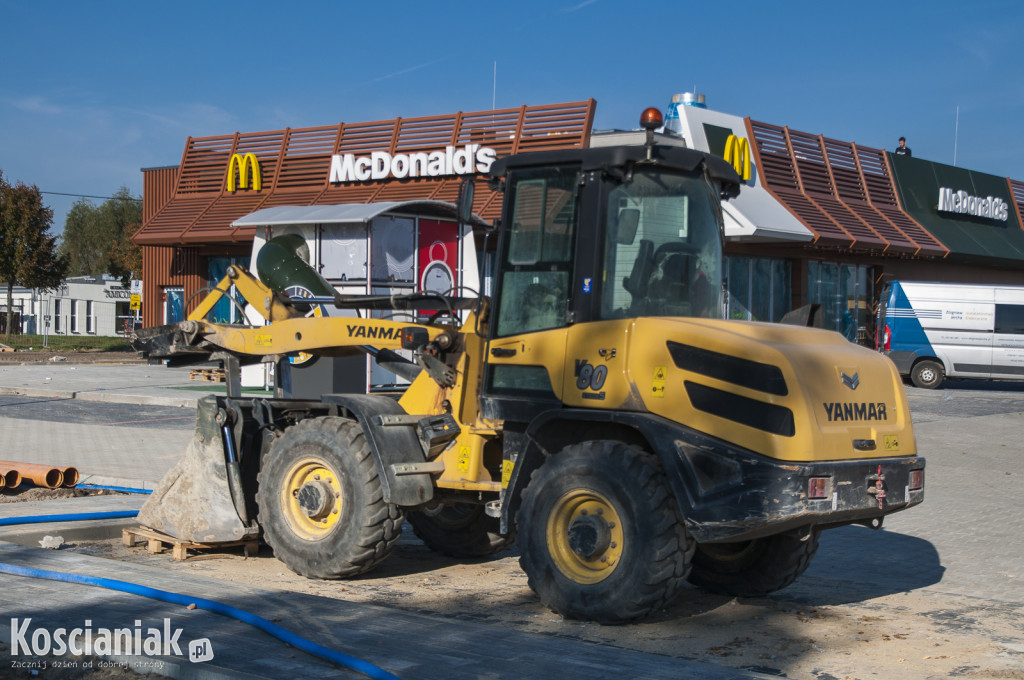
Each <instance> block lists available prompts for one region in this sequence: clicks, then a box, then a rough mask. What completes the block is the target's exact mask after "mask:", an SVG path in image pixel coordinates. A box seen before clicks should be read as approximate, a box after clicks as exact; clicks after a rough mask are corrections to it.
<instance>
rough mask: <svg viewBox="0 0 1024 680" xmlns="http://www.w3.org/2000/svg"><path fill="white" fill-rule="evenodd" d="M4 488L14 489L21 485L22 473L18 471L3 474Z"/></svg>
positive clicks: (8, 471)
mask: <svg viewBox="0 0 1024 680" xmlns="http://www.w3.org/2000/svg"><path fill="white" fill-rule="evenodd" d="M3 480H4V486H6V487H7V488H8V489H13V488H14V487H16V486H19V485H20V484H21V473H20V472H18V471H17V470H7V471H5V472H4V474H3Z"/></svg>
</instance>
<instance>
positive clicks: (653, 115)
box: [640, 106, 665, 130]
mask: <svg viewBox="0 0 1024 680" xmlns="http://www.w3.org/2000/svg"><path fill="white" fill-rule="evenodd" d="M664 124H665V121H664V120H662V118H661V111H660V110H659V109H656V108H654V107H653V106H652V107H651V108H649V109H644V112H643V113H641V114H640V127H642V128H643V129H645V130H656V129H658V128H660V127H661V126H662V125H664Z"/></svg>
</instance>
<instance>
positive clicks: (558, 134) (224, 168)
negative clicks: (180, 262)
mask: <svg viewBox="0 0 1024 680" xmlns="http://www.w3.org/2000/svg"><path fill="white" fill-rule="evenodd" d="M595 106H596V102H594V100H592V99H591V100H588V101H584V102H575V103H568V104H553V105H546V106H521V107H519V108H516V109H505V110H499V111H481V112H474V113H462V112H459V113H455V114H451V115H445V116H431V117H424V118H408V119H403V118H396V119H394V120H387V121H373V122H365V123H339V124H338V125H336V126H328V127H315V128H297V129H291V128H287V129H284V130H275V131H268V132H253V133H235V134H232V135H221V136H216V137H190V138H189V139H188V141H187V142H186V144H185V151H184V154H183V156H182V161H181V166H180V168H179V171H178V175H177V180H176V184H175V187H174V191H173V195H172V196H171V197H170V199H169V200H168V201H166V202H164V203H163V204H162V205H161V206H160V207H159V208H158V209H157V210H156V211H155V212H154V213H153V214H151V215H147V217H146V219H145V221H144V222H143V226H142V229H140V230H139V233H138V234H136V236H135V242H136V243H138V244H140V245H144V246H157V245H161V246H172V245H178V246H186V245H200V244H210V243H242V242H247V241H250V240H251V239H252V236H253V231H252V229H251V228H249V229H235V228H233V227H231V222H233V221H234V220H236V219H238V218H239V217H242V216H243V215H247V214H249V213H251V212H254V211H256V210H259V209H261V208H267V207H272V206H277V205H322V204H335V203H369V202H374V201H390V200H405V199H413V198H423V199H441V200H452V199H453V198H454V197H455V196H456V195H457V192H458V184H459V181H460V179H461V178H460V177H453V176H445V177H419V178H407V179H389V180H383V181H368V182H347V183H336V184H332V183H331V182H330V181H329V180H330V167H331V157H332V156H333V155H334V154H349V153H351V154H355V155H358V156H365V155H369V154H370V153H372V152H373V151H387V152H389V153H392V154H394V153H409V152H418V151H424V152H425V151H435V150H440V149H444V147H446V146H448V145H452V146H456V147H459V148H461V147H463V146H465V145H466V144H480V145H482V146H488V147H491V148H493V149H494V150H495V151H496V153H497V157H498V158H501V157H503V156H506V155H509V154H513V153H519V152H523V151H541V150H549V149H567V148H583V147H586V146H587V145H588V144H589V141H590V130H591V128H592V126H593V120H594V109H595ZM249 153H251V154H254V155H255V156H256V158H257V159H258V161H259V167H260V179H261V182H262V187H261V189H260V191H255V190H254V189H253V188H251V185H250V187H246V188H237V189H236V191H229V190H228V168H229V163H230V161H231V158H232V157H233V156H234V155H235V154H240V155H243V156H244V155H245V154H249ZM476 201H477V202H476V205H474V211H475V212H477V213H478V214H479V215H481V216H482V217H483V218H484V219H487V220H493V219H494V218H496V217H497V216H498V212H499V210H500V205H501V204H500V201H496V200H494V197H493V196H491V195H490V192H487V191H478V192H477V197H476Z"/></svg>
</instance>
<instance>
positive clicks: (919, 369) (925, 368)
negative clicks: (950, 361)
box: [910, 359, 946, 390]
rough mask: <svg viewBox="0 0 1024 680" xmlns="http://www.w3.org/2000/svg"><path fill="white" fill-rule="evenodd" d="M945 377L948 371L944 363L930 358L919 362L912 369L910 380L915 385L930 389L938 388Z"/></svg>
mask: <svg viewBox="0 0 1024 680" xmlns="http://www.w3.org/2000/svg"><path fill="white" fill-rule="evenodd" d="M945 377H946V371H945V370H944V369H943V368H942V364H940V363H939V362H937V361H932V360H930V359H925V360H924V361H919V362H917V363H916V364H914V368H912V369H911V371H910V382H912V383H914V386H915V387H923V388H925V389H928V390H934V389H938V387H939V386H940V385H941V384H942V381H943V380H944V379H945Z"/></svg>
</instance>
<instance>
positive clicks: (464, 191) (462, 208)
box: [455, 178, 476, 224]
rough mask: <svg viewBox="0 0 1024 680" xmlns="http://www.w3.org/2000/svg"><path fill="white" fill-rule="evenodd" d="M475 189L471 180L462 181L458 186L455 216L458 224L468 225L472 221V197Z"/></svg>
mask: <svg viewBox="0 0 1024 680" xmlns="http://www.w3.org/2000/svg"><path fill="white" fill-rule="evenodd" d="M475 193H476V187H475V186H474V184H473V180H472V179H469V178H467V179H464V180H462V182H461V183H460V184H459V198H458V203H457V204H456V208H455V209H456V214H457V215H458V218H459V223H460V224H468V223H469V222H471V221H472V219H473V196H474V194H475Z"/></svg>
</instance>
